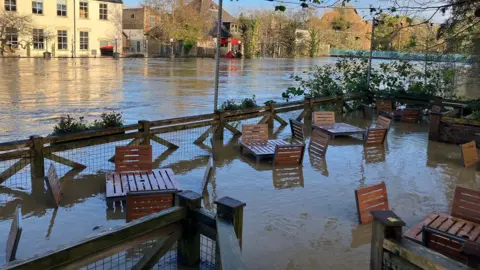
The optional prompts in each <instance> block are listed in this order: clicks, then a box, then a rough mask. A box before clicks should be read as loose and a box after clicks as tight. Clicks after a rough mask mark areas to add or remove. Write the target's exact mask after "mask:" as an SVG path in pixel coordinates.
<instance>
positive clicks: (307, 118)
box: [303, 97, 313, 123]
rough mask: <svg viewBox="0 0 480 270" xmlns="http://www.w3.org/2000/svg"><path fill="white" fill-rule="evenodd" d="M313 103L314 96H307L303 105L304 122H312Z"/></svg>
mask: <svg viewBox="0 0 480 270" xmlns="http://www.w3.org/2000/svg"><path fill="white" fill-rule="evenodd" d="M312 103H313V100H312V98H309V97H306V98H305V100H304V102H303V106H304V111H305V112H304V116H303V122H304V123H307V122H308V123H311V122H312V107H313V106H312Z"/></svg>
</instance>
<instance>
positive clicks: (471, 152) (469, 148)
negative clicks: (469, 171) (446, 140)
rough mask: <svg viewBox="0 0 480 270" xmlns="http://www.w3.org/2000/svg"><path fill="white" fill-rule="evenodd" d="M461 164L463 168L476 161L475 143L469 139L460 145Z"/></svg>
mask: <svg viewBox="0 0 480 270" xmlns="http://www.w3.org/2000/svg"><path fill="white" fill-rule="evenodd" d="M461 148H462V158H463V165H464V166H465V168H468V167H471V166H473V165H475V164H477V162H478V151H477V144H476V143H475V141H471V142H468V143H465V144H462V145H461Z"/></svg>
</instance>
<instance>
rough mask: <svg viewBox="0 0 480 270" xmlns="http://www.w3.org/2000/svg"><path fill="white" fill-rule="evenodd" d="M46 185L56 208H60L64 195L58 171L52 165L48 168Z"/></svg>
mask: <svg viewBox="0 0 480 270" xmlns="http://www.w3.org/2000/svg"><path fill="white" fill-rule="evenodd" d="M45 183H46V184H47V189H48V192H49V193H50V195H51V197H52V199H53V201H54V202H55V206H56V207H58V205H59V204H60V201H61V200H62V196H63V194H62V186H61V184H60V179H59V178H58V175H57V171H56V169H55V166H54V165H53V164H50V167H49V168H48V172H47V176H45Z"/></svg>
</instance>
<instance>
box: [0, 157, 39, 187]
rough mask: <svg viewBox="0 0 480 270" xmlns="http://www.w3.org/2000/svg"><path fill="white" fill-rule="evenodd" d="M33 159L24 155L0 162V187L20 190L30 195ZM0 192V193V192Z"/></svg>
mask: <svg viewBox="0 0 480 270" xmlns="http://www.w3.org/2000/svg"><path fill="white" fill-rule="evenodd" d="M32 162H33V158H32V157H31V156H30V155H24V156H22V157H21V158H18V159H12V160H6V161H1V162H0V183H1V184H0V187H1V186H4V187H7V188H9V189H16V190H21V191H23V192H27V193H30V192H31V191H32V180H31V179H32V173H33V172H32V169H31V168H32V167H31V164H32ZM0 192H1V191H0Z"/></svg>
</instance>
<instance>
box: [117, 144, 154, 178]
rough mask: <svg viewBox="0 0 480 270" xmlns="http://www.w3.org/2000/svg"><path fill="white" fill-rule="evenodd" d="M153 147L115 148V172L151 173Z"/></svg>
mask: <svg viewBox="0 0 480 270" xmlns="http://www.w3.org/2000/svg"><path fill="white" fill-rule="evenodd" d="M152 167H153V166H152V146H151V145H136V146H117V147H115V172H127V171H151V170H152Z"/></svg>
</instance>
